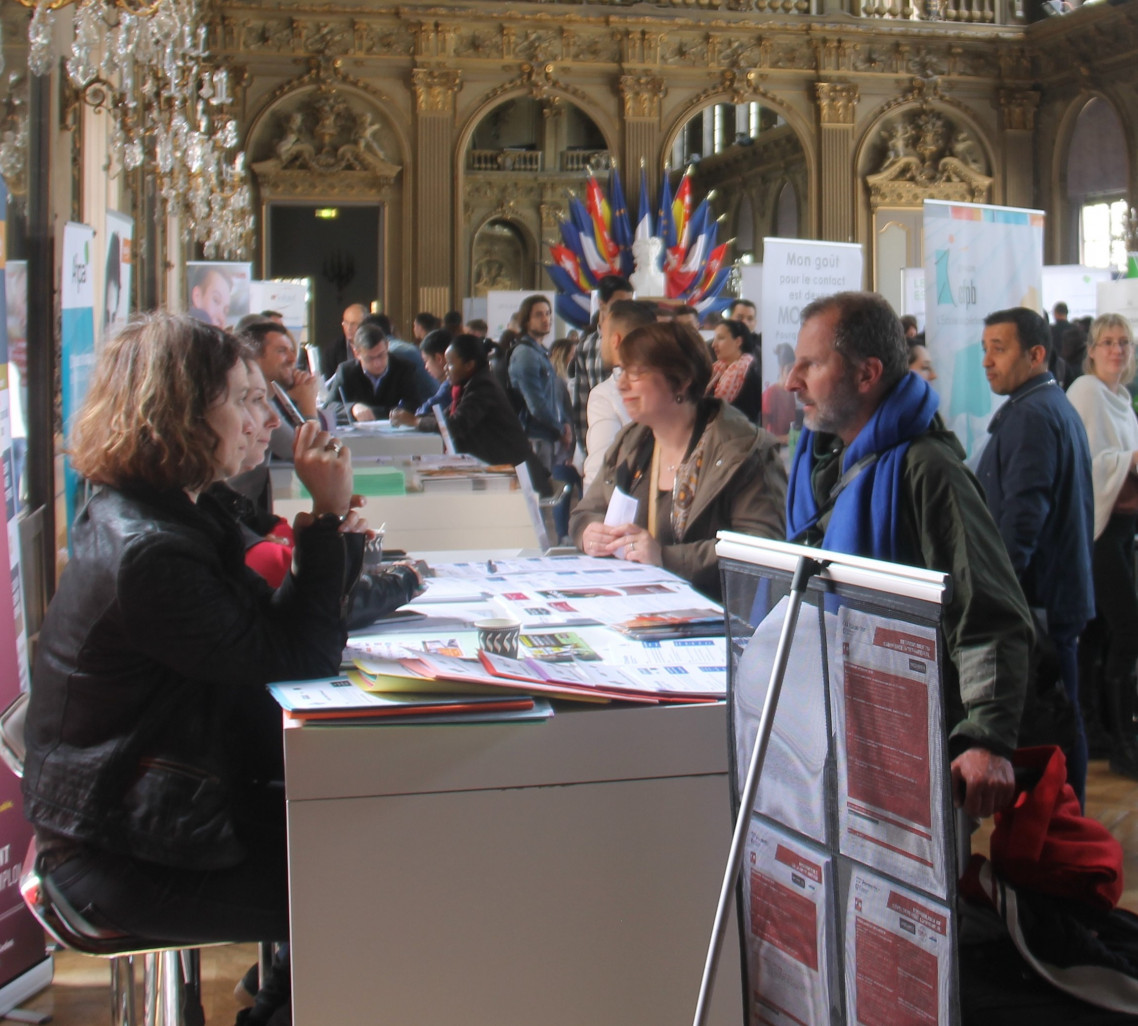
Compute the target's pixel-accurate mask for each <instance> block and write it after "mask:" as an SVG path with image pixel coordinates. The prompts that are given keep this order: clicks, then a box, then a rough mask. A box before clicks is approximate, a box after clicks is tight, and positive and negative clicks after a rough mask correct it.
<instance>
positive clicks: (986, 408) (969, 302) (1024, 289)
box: [924, 200, 1044, 463]
mask: <svg viewBox="0 0 1138 1026" xmlns="http://www.w3.org/2000/svg"><path fill="white" fill-rule="evenodd" d="M1043 219H1044V218H1043V211H1042V210H1023V209H1019V208H1017V207H993V206H986V205H983V204H979V203H945V202H943V201H940V200H925V206H924V229H925V346H926V348H927V349H928V350H929V354H930V355H931V356H932V359H933V362H934V363H935V364H936V372H937V380H936V381H935V382H934V383H933V387H934V388H935V389H936V390H937V391H938V392H939V393H940V414H941V416H942V417H943V418H944V420H945V423H946V424H947V425H948V426H949V427H950V428H951V429H952V430H953V431H954V432H956V437H957V438H959V439H960V441H961V443H962V444H963V445H964V448H965V449H967V450H968V453H969V456H970V457H971V456H972V455H973V454H974V453H978V452H979V450H980V448H981V446H982V443H983V442H984V441H986V439H987V430H988V421H989V420H990V419H991V417H992V414H993V413H995V412H996V407H997V406H998V405H999V403H1000V402H1002V401H1003V399H1002V397H1000V396H995V395H993V394H992V390H991V388H989V387H988V379H987V377H986V375H985V374H984V367H983V365H982V363H981V360H982V358H983V351H982V348H981V340H982V337H983V334H984V318H985V317H987V316H988V314H990V313H995V312H996V311H997V310H1007V309H1009V308H1011V307H1016V306H1026V307H1027V308H1028V309H1029V310H1036V311H1038V310H1041V309H1042V308H1043V307H1042V297H1043ZM969 462H970V463H971V462H972V461H971V460H970V461H969Z"/></svg>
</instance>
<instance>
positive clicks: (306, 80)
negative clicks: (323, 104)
mask: <svg viewBox="0 0 1138 1026" xmlns="http://www.w3.org/2000/svg"><path fill="white" fill-rule="evenodd" d="M343 65H344V62H343V61H342V60H341V59H340V58H339V57H309V58H308V70H307V71H306V72H304V74H302V75H298V76H297V77H296V78H290V79H289V80H288V81H287V82H282V83H281V84H280V85H279V86H277V87H276V89H274V90H273V91H272V92H271V93H269V95H268V96H267V97H266V98H265V99H264V101H263V102H262V103H261V111H262V113H263V112H264V111H267V110H270V109H271V108H272V106H273V105H274V104H275V103H276V102H277V101H278V100H280V99H282V98H283V97H285V96H287V95H288V94H289V93H295V92H298V91H300V90H302V89H305V88H306V87H321V86H324V87H329V88H335V87H336V86H340V85H344V86H348V87H349V88H351V89H356V90H358V91H359V92H361V93H364V94H366V95H367V96H370V97H371V98H372V99H373V100H375V101H376V102H378V103H380V104H382V105H384V106H385V107H391V106H393V105H394V104H393V101H392V99H391V97H390V96H388V95H387V94H386V93H385V92H383V91H382V90H380V89H376V88H375V86H373V85H372V84H371V83H369V82H367V81H365V80H364V79H362V78H355V77H353V76H352V75H347V74H345V73H344V67H343ZM258 116H259V115H258ZM255 120H256V119H255V118H254V119H251V121H255Z"/></svg>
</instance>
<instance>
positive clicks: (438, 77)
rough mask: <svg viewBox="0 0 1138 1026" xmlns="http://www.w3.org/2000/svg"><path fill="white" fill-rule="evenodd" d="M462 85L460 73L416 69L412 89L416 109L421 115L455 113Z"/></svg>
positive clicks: (433, 69) (412, 73) (412, 75)
mask: <svg viewBox="0 0 1138 1026" xmlns="http://www.w3.org/2000/svg"><path fill="white" fill-rule="evenodd" d="M461 84H462V74H461V72H458V71H444V70H438V69H436V68H415V69H413V70H412V72H411V88H412V89H413V90H414V92H415V109H416V110H418V111H419V112H420V113H447V114H453V113H454V98H455V94H456V93H457V92H458V90H459V87H460V86H461Z"/></svg>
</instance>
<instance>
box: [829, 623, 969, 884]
mask: <svg viewBox="0 0 1138 1026" xmlns="http://www.w3.org/2000/svg"><path fill="white" fill-rule="evenodd" d="M834 628H835V629H834V632H833V636H832V637H831V639H830V641H831V644H830V651H829V656H830V680H831V682H832V686H831V699H832V703H833V716H834V731H835V740H836V744H837V754H838V788H839V812H838V824H839V830H840V837H839V844H840V850H841V852H842V854H843V855H848V856H850V857H851V858H853V859H856V860H857V861H859V862H863V863H867V864H869V865H876V866H879V867H880V868H881V869H883V870H884V871H886V872H888V873H890V874H892V875H895V876H896V877H898V879H901V880H904V881H906V882H908V883H911V884H913V885H914V886H917V887H920V888H922V889H924V890H928V891H930V892H932V893H934V894H938V895H940V896H942V897H944V896H945V895H947V878H946V870H945V844H944V833H945V827H944V818H943V815H942V813H941V809H942V808H943V803H944V801H945V779H944V778H945V765H946V758H945V750H944V741H943V738H942V737H941V734H942V729H941V718H942V717H941V695H940V671H939V667H938V665H937V637H936V631H935V630H933V629H931V628H928V627H921V626H918V625H915V624H911V623H906V622H904V621H900V620H891V619H888V618H886V617H882V616H876V615H873V614H871V613H865V612H862V611H860V610H856V609H850V608H848V607H843V608H842V609H841V610H840V611H839V613H838V615H837V618H836V623H835V624H834Z"/></svg>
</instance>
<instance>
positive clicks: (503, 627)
mask: <svg viewBox="0 0 1138 1026" xmlns="http://www.w3.org/2000/svg"><path fill="white" fill-rule="evenodd" d="M474 627H475V629H476V630H477V631H478V647H479V648H481V649H482V650H483V651H485V652H489V653H490V654H491V655H500V656H508V657H509V658H510V659H517V657H518V635H519V634H520V633H521V630H522V625H521V624H520V623H518V621H517V620H508V619H495V620H476V621H475V622H474Z"/></svg>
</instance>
